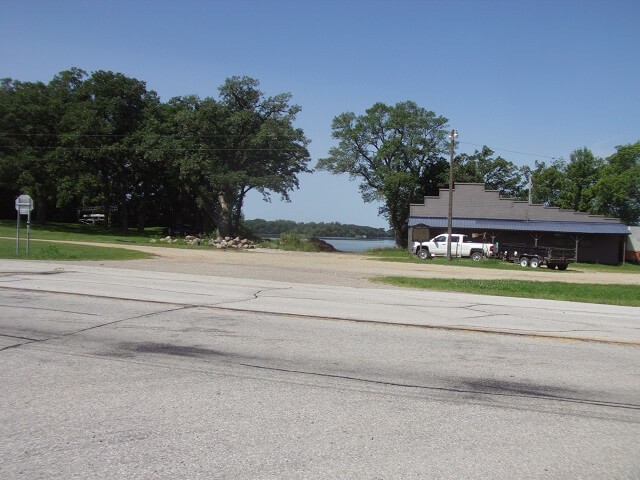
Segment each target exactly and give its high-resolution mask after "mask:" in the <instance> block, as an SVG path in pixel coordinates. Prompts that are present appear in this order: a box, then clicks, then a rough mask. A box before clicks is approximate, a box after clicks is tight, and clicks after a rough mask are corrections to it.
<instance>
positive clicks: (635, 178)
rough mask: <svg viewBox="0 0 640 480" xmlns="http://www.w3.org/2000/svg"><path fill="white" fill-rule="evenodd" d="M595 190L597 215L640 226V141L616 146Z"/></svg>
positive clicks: (595, 211)
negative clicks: (615, 150) (616, 218)
mask: <svg viewBox="0 0 640 480" xmlns="http://www.w3.org/2000/svg"><path fill="white" fill-rule="evenodd" d="M616 149H617V152H616V153H614V154H613V155H611V156H610V157H608V158H607V159H606V163H605V165H604V166H603V167H602V169H601V171H600V177H599V179H598V181H597V182H596V184H595V185H594V186H593V187H592V189H591V192H592V194H593V204H594V213H599V214H602V215H608V216H611V217H618V218H620V219H621V220H622V221H623V222H625V223H626V224H627V225H638V224H640V141H639V142H636V143H632V144H629V145H621V146H618V147H616Z"/></svg>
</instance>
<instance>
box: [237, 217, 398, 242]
mask: <svg viewBox="0 0 640 480" xmlns="http://www.w3.org/2000/svg"><path fill="white" fill-rule="evenodd" d="M243 227H244V228H245V229H247V230H249V231H251V232H252V233H253V234H254V235H257V236H261V235H280V234H282V233H297V234H299V235H304V236H307V237H351V238H357V237H367V238H381V237H393V232H392V231H391V230H385V229H384V228H373V227H366V226H363V225H350V224H343V223H338V222H331V223H324V222H320V223H315V222H310V223H304V222H294V221H292V220H263V219H262V218H256V219H255V220H245V221H244V222H243Z"/></svg>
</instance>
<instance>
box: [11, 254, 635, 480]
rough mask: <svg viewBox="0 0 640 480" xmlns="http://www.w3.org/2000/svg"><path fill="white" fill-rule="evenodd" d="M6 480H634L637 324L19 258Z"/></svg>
mask: <svg viewBox="0 0 640 480" xmlns="http://www.w3.org/2000/svg"><path fill="white" fill-rule="evenodd" d="M0 401H1V406H0V439H1V441H0V478H29V479H33V478H47V479H49V478H65V479H66V478H203V479H204V478H229V479H235V478H256V479H298V478H299V479H325V478H339V479H345V478H349V479H351V478H363V479H365V478H366V479H376V478H379V479H389V478H429V479H436V478H469V479H473V478H478V479H479V478H483V479H484V478H494V479H502V478H504V479H507V478H508V479H513V478H519V479H526V478H562V479H565V478H572V479H573V478H582V479H592V478H593V479H636V478H640V309H638V308H626V307H611V306H598V305H587V304H577V303H568V302H549V301H540V300H522V299H508V298H499V297H486V296H473V295H462V294H447V293H438V292H422V291H414V290H404V289H398V288H388V289H385V288H375V289H366V288H346V287H337V286H330V285H310V284H304V283H287V282H274V281H268V280H252V279H233V278H220V277H212V276H202V275H199V276H192V275H186V274H175V273H171V274H169V273H162V272H143V271H131V270H124V269H109V268H99V267H90V266H80V265H75V266H69V265H67V266H63V265H56V264H50V263H41V262H17V261H15V262H14V261H6V260H3V261H2V263H1V264H0Z"/></svg>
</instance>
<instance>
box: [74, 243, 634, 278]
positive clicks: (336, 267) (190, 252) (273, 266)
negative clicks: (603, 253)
mask: <svg viewBox="0 0 640 480" xmlns="http://www.w3.org/2000/svg"><path fill="white" fill-rule="evenodd" d="M93 245H96V244H93ZM99 245H101V246H111V247H113V246H114V245H109V244H99ZM117 247H118V248H129V249H136V250H142V251H145V252H150V253H153V254H154V257H153V258H151V259H148V260H128V261H100V262H73V263H78V264H93V265H95V264H100V265H103V266H105V267H110V266H111V267H118V268H128V269H133V270H150V271H159V272H174V273H190V274H195V275H213V276H218V277H233V278H249V279H264V280H277V281H283V282H296V283H311V284H319V285H344V286H352V287H368V288H376V286H377V285H376V284H375V283H372V282H370V281H369V279H370V278H371V277H378V276H384V275H393V276H406V277H419V278H470V279H511V280H538V281H560V282H572V283H604V284H632V285H640V275H636V274H629V273H603V272H594V271H591V270H589V271H582V270H579V269H576V268H571V267H570V268H569V270H566V271H564V272H560V271H558V270H548V269H546V268H543V269H537V270H535V271H534V270H533V269H531V268H521V267H517V266H514V269H513V270H494V269H485V268H474V267H460V266H450V265H436V264H434V263H430V262H429V261H428V260H426V261H425V262H424V263H400V262H383V261H380V260H377V259H375V258H372V257H368V256H366V255H362V254H358V253H344V252H318V253H309V252H286V251H283V250H270V249H255V250H241V251H236V250H210V249H178V248H166V247H155V246H154V247H151V246H149V247H147V246H137V245H117ZM70 263H71V262H70ZM386 288H388V287H386Z"/></svg>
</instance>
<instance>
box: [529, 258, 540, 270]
mask: <svg viewBox="0 0 640 480" xmlns="http://www.w3.org/2000/svg"><path fill="white" fill-rule="evenodd" d="M529 266H530V267H531V268H538V267H539V266H540V260H538V257H533V258H532V259H531V261H530V262H529Z"/></svg>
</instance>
